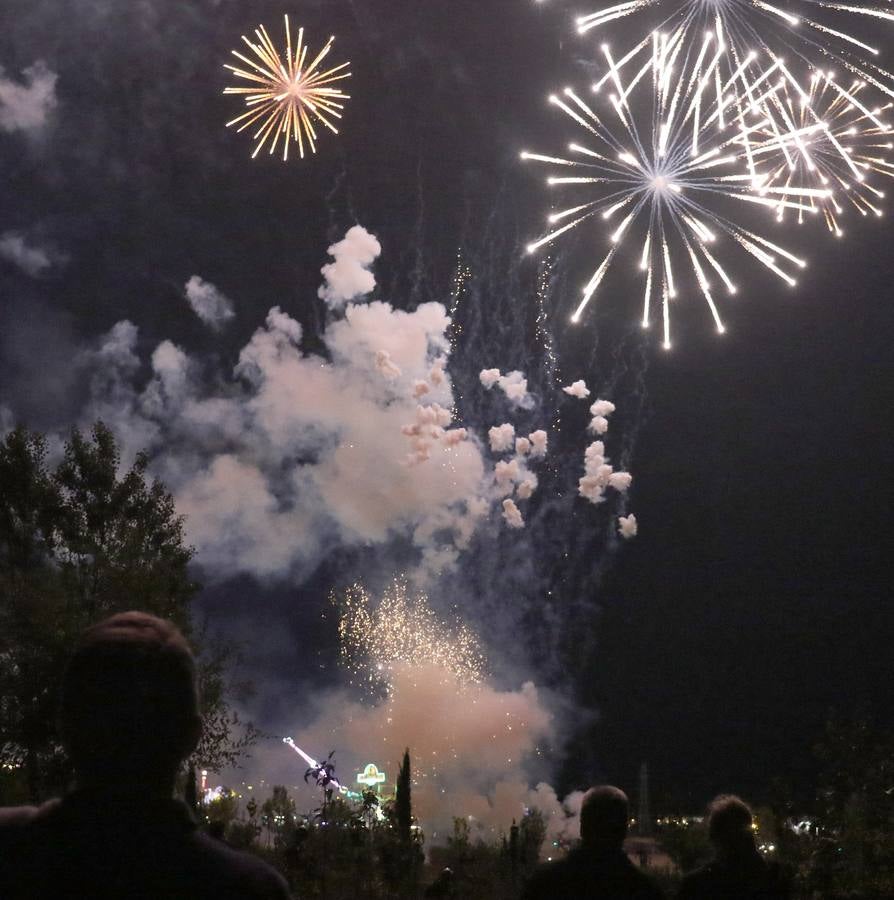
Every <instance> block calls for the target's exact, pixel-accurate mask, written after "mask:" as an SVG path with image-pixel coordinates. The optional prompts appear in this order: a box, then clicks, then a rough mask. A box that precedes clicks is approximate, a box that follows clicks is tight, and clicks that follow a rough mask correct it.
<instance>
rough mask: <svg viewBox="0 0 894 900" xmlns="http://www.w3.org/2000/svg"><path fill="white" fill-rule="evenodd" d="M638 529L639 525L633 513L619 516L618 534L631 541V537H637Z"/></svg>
mask: <svg viewBox="0 0 894 900" xmlns="http://www.w3.org/2000/svg"><path fill="white" fill-rule="evenodd" d="M638 531H639V525H638V524H637V521H636V516H635V515H634V514H633V513H630V515H629V516H619V517H618V534H620V535H621V537H622V538H624V539H625V540H628V541H629V540H630V539H631V538H635V537H636V535H637V532H638Z"/></svg>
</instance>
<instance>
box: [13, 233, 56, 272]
mask: <svg viewBox="0 0 894 900" xmlns="http://www.w3.org/2000/svg"><path fill="white" fill-rule="evenodd" d="M0 259H5V260H6V261H7V262H11V263H12V264H13V265H15V266H18V267H19V268H20V269H21V270H22V271H23V272H24V273H25V274H26V275H30V276H31V277H32V278H39V277H40V276H41V275H44V274H46V272H47V271H49V269H51V268H52V267H53V264H54V263H57V262H62V261H63V258H62V257H61V256H60V255H59V254H58V253H56V252H55V251H54V250H51V249H49V248H47V247H41V246H39V245H38V244H34V243H32V242H31V241H29V240H27V239H26V238H25V236H24V235H22V234H19V233H18V232H16V231H6V232H4V233H3V234H2V235H0Z"/></svg>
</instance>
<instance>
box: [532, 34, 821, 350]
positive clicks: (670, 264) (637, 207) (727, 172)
mask: <svg viewBox="0 0 894 900" xmlns="http://www.w3.org/2000/svg"><path fill="white" fill-rule="evenodd" d="M687 48H688V49H687ZM604 52H605V54H606V57H607V60H608V65H609V77H610V82H611V85H612V87H613V92H612V93H611V94H610V97H609V101H610V102H609V107H610V109H609V112H608V114H607V115H606V114H603V113H597V111H596V110H595V109H594V108H593V106H591V105H590V104H589V103H588V102H587V101H585V100H584V99H583V98H582V97H581V96H580V95H579V94H578V93H576V92H575V91H574V90H572V89H571V88H566V89H565V91H564V92H563V94H562V95H561V96H557V95H554V96H553V97H551V98H550V101H551V102H552V103H553V104H555V105H556V106H557V107H558V108H559V109H560V110H561V111H562V112H563V113H565V115H566V116H568V117H569V118H570V119H571V120H572V121H573V122H574V123H576V125H577V126H579V127H580V128H581V129H583V132H584V134H585V139H584V141H582V142H574V143H571V144H570V145H569V146H568V154H569V155H568V156H563V157H559V156H545V155H541V154H537V153H528V152H524V153H522V158H523V159H526V160H533V161H537V162H541V163H545V164H546V165H548V166H550V168H551V169H552V170H553V173H554V174H551V175H550V177H549V178H548V180H547V181H548V184H549V185H550V186H551V187H553V188H554V189H557V190H560V191H564V192H571V193H572V196H573V200H572V201H571V202H570V204H569V205H568V206H566V207H565V208H562V209H559V210H558V211H557V212H554V213H553V214H552V215H551V216H550V217H549V222H550V225H551V226H553V227H552V230H550V231H549V232H548V233H547V234H546V235H544V236H543V237H541V238H540V239H539V240H536V241H534V242H533V243H531V244H530V245H529V246H528V251H529V252H532V253H533V252H535V251H537V250H538V249H539V248H541V247H543V246H545V245H547V244H549V243H551V242H552V241H554V240H555V239H556V238H558V237H560V236H561V235H563V234H566V233H568V232H570V231H572V230H573V229H576V228H579V227H580V226H582V225H584V224H585V223H594V222H595V223H598V224H603V223H606V222H612V224H611V231H610V235H609V248H608V250H607V252H606V254H605V256H604V257H603V258H602V259H601V261H600V263H599V265H598V266H597V267H596V269H595V271H594V272H593V275H592V277H591V278H590V280H589V281H588V283H587V284H586V286H585V287H584V289H583V297H582V299H581V301H580V304H579V305H578V307H577V309H576V310H575V312H574V315H573V316H572V321H575V322H576V321H579V319H580V317H581V314H582V313H583V311H584V309H585V308H586V306H587V304H588V303H589V302H590V301H591V299H592V298H593V296H594V295H595V293H596V291H597V289H598V288H599V286H600V284H601V283H602V282H603V280H604V278H605V276H606V273H607V272H608V271H609V269H610V267H611V265H612V263H613V261H614V260H615V258H616V256H617V255H618V252H619V248H621V246H622V245H623V244H624V243H625V242H626V241H627V240H630V241H636V242H637V244H636V246H637V254H636V255H637V257H638V260H639V264H640V268H641V269H642V270H643V272H644V273H645V295H644V301H643V316H642V323H643V326H644V327H648V326H649V324H650V322H651V318H652V313H653V307H654V305H655V302H654V301H655V300H656V298H657V299H658V300H659V301H660V306H661V315H662V321H663V333H664V346H665V347H667V348H669V347H670V306H671V303H670V301H671V300H672V299H673V298H674V297H676V296H677V292H678V279H677V278H676V277H675V272H676V271H677V269H678V268H679V266H680V261H681V259H682V260H683V261H685V262H686V264H687V265H688V266H689V267H690V268H691V271H692V273H693V275H694V278H695V282H696V283H697V285H698V290H699V292H700V293H701V294H702V296H703V297H704V299H705V301H706V303H707V305H708V308H709V309H710V311H711V315H712V317H713V319H714V323H715V325H716V327H717V330H718V331H719V332H723V331H724V330H725V329H724V325H723V322H722V319H721V316H720V313H719V310H718V308H717V304H716V302H715V300H714V294H713V287H712V284H711V280H710V278H709V275H711V277H713V276H716V277H717V278H719V280H720V282H721V283H722V284H723V285H724V287H725V288H726V290H727V292H729V293H735V292H736V287H735V285H734V283H733V280H732V278H731V277H730V275H729V274H728V272H727V269H726V266H725V264H724V263H723V262H722V261H721V259H720V249H719V248H720V246H721V242H722V240H723V239H726V242H727V243H728V244H734V245H736V246H738V247H739V248H741V249H742V250H744V251H745V252H746V253H747V254H749V255H750V256H751V257H752V258H753V259H755V260H757V261H758V262H760V263H761V264H762V265H763V266H765V267H766V268H767V269H769V270H770V271H772V272H773V273H774V274H775V275H777V276H778V277H779V278H781V279H782V280H784V281H785V282H786V283H787V284H789V285H791V286H794V285H795V283H796V282H795V278H794V275H793V274H792V271H794V270H795V269H798V268H803V267H804V266H805V265H806V263H805V262H804V260H802V259H800V258H799V257H797V256H795V255H794V254H792V253H790V252H789V251H788V250H786V249H784V248H783V247H781V246H779V245H778V244H777V243H775V242H773V241H771V240H769V239H768V238H766V237H764V236H763V235H760V234H757V233H756V232H754V231H752V230H750V229H749V228H746V227H745V226H744V225H742V224H739V223H738V222H737V221H733V219H731V218H730V217H729V216H728V215H727V212H726V210H727V209H728V208H729V207H732V208H733V209H741V210H744V209H745V207H746V205H748V206H753V205H757V206H763V207H765V208H767V209H771V210H778V209H780V208H782V209H794V210H801V211H805V212H806V211H809V210H811V209H813V210H814V211H815V208H816V207H815V206H813V207H811V205H810V202H809V201H811V200H815V199H818V198H820V197H825V196H826V195H827V194H828V189H827V188H815V187H796V186H787V187H780V186H777V185H771V184H766V183H765V182H766V179H767V175H766V174H765V173H764V171H763V167H762V164H761V159H760V156H758V155H756V154H755V150H756V149H760V148H761V146H762V145H765V144H766V143H767V139H766V130H767V129H772V127H773V120H772V119H771V117H769V116H768V114H767V103H768V101H769V100H770V99H771V98H772V97H774V96H775V95H776V93H777V92H778V90H779V87H780V82H779V81H778V80H776V79H778V78H779V77H780V76H779V70H780V63H779V61H776V62H774V63H773V64H772V65H770V66H769V67H767V68H766V69H764V70H762V71H760V72H759V73H757V74H749V72H753V71H754V70H755V68H756V65H757V60H756V55H755V54H749V55H748V56H746V57H745V58H744V59H742V60H741V61H740V62H739V64H738V65H737V66H736V68H735V69H734V70H733V71H732V72H731V73H729V74H723V75H721V60H724V59H725V57H726V52H727V49H726V47H725V45H724V43H723V40H722V38H721V37H720V36H719V35H718V34H716V33H713V32H709V33H707V34H706V35H705V36H704V38H703V40H702V42H701V44H700V45H696V46H695V47H692V46H691V44H689V42H688V39H687V32H686V31H685V30H684V29H678V30H677V31H675V32H674V33H672V34H670V35H667V34H659V33H657V32H655V33H654V34H653V35H652V36H651V38H650V49H649V51H648V53H646V54H645V59H642V58H639V59H637V60H636V61H635V64H634V65H633V66H632V68H631V70H630V71H631V77H630V78H629V79H628V80H626V81H624V80H622V77H621V74H622V73H621V67H620V62H618V63H616V62H615V61H614V60H613V59H612V56H611V53H610V51H609V49H608V48H604ZM623 62H624V63H631V62H634V57H633V56H631V55H630V54H628V56H627V57H626V58H625V59H624V60H623ZM595 87H597V86H594V88H595ZM637 88H640V89H641V90H648V92H649V94H650V98H651V102H650V103H643V102H642V98H641V97H638V96H637ZM799 137H800V136H799V135H798V133H797V129H792V130H789V131H787V132H786V133H785V135H780V136H779V138H778V141H779V143H780V145H788V143H790V142H792V141H797V140H798V139H799ZM738 204H741V206H739V205H738ZM678 257H679V258H678Z"/></svg>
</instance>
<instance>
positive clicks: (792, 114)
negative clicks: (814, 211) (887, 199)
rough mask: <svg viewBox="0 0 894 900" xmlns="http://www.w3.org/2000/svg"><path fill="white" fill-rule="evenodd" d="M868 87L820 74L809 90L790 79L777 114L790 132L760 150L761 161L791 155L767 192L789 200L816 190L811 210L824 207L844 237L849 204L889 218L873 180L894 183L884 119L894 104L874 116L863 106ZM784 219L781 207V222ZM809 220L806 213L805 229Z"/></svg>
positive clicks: (776, 133) (774, 135)
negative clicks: (796, 191) (805, 189)
mask: <svg viewBox="0 0 894 900" xmlns="http://www.w3.org/2000/svg"><path fill="white" fill-rule="evenodd" d="M865 87H866V84H865V82H859V81H855V82H854V83H853V84H851V85H850V86H849V87H842V86H841V85H839V84H838V83H837V81H836V80H835V78H834V76H833V75H832V73H830V72H819V71H817V72H814V73H813V75H812V76H811V78H810V82H809V87H808V89H807V90H806V91H805V90H803V89H802V88H801V87H800V85H798V84H794V85H790V84H789V82H788V81H787V80H786V81H785V82H783V84H782V88H781V90H780V91H777V92H776V94H775V95H774V97H773V98H772V103H771V104H770V112H771V113H776V114H778V115H779V116H780V117H781V118H782V119H783V124H784V125H786V126H788V127H787V130H786V129H785V128H783V129H782V130H781V131H780V130H779V129H773V131H772V132H770V131H768V132H767V134H766V140H765V142H764V143H763V144H762V145H759V146H756V147H754V148H753V153H754V154H755V155H756V156H760V155H764V154H768V153H769V154H771V157H770V158H772V154H774V153H775V155H776V156H777V158H778V157H779V156H780V155H782V156H783V158H782V159H780V160H779V161H778V164H777V165H776V166H775V168H774V169H773V170H772V171H771V172H770V174H769V176H768V177H767V178H766V180H765V181H764V183H763V185H762V188H761V189H762V191H764V192H765V193H767V192H770V191H773V192H774V193H775V194H776V195H778V196H779V197H780V198H781V199H783V200H785V199H786V198H787V197H788V196H789V190H790V189H791V187H792V186H793V185H794V186H798V185H805V184H809V185H813V186H814V187H815V188H816V189H817V191H818V192H819V193H817V195H816V196H811V197H810V198H809V199H808V203H809V204H810V206H814V204H816V206H817V207H818V208H819V209H820V210H821V211H822V213H823V218H824V219H825V222H826V224H827V226H828V228H829V230H830V231H831V232H833V234H835V235H837V236H839V237H840V236H841V235H842V234H843V232H842V230H841V226H840V224H839V218H840V216H841V215H842V213H843V212H844V211H845V207H844V205H843V203H846V204H850V205H852V206H853V207H854V208H855V209H856V210H857V211H858V212H859V213H860V214H861V215H863V216H866V215H869V214H870V213H871V214H873V215H876V216H881V215H882V210H881V208H880V206H879V205H878V203H879V201H880V200H882V199H883V198H884V196H885V195H884V193H883V192H882V191H881V190H879V189H878V188H876V187H874V186H873V185H872V184H870V183H869V181H868V180H867V179H868V178H869V177H870V176H872V175H883V176H887V177H889V178H890V177H894V164H892V163H891V162H890V161H889V159H888V158H887V155H886V154H887V153H888V152H889V151H891V150H892V148H894V144H892V141H891V135H892V134H894V130H892V128H891V126H890V125H889V124H887V123H885V122H884V121H882V120H881V119H880V118H879V117H880V115H881V114H882V113H883V112H884V111H887V110H889V109H891V107H892V106H894V104H891V103H889V104H887V105H886V106H884V107H883V108H882V109H870V108H869V107H867V106H866V105H864V103H863V102H862V100H861V95H862V94H863V93H864V90H865ZM792 135H800V139H799V140H797V141H796V140H795V139H794V138H793V137H792ZM780 150H781V151H782V153H781V154H780V153H779V152H778V151H780ZM822 192H825V194H823V193H822ZM840 199H841V201H842V202H840ZM784 214H785V209H784V207H780V208H779V210H778V213H777V218H778V220H779V221H782V220H783V218H784ZM803 217H804V214H803V210H800V209H799V210H798V216H797V219H798V222H799V223H801V222H802V221H803Z"/></svg>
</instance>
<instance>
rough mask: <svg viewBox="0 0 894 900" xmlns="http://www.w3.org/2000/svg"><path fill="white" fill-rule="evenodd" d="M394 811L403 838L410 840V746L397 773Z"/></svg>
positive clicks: (411, 807) (411, 811)
mask: <svg viewBox="0 0 894 900" xmlns="http://www.w3.org/2000/svg"><path fill="white" fill-rule="evenodd" d="M394 812H395V817H396V818H397V829H398V833H399V834H400V837H401V840H402V841H404V842H405V843H409V842H410V826H411V825H412V823H413V806H412V802H411V798H410V748H409V747H408V748H407V749H406V750H405V751H404V759H403V762H402V763H401V766H400V771H399V772H398V775H397V790H396V792H395V796H394Z"/></svg>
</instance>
